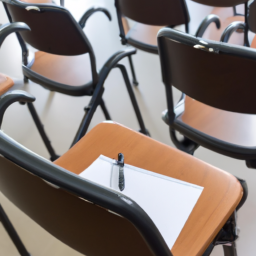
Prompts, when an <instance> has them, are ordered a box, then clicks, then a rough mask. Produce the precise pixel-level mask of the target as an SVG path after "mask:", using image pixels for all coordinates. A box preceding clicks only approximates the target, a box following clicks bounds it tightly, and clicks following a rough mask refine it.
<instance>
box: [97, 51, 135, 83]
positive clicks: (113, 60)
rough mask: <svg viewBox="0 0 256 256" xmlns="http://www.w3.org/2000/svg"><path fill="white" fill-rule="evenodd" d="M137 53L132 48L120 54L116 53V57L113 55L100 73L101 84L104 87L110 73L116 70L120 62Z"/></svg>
mask: <svg viewBox="0 0 256 256" xmlns="http://www.w3.org/2000/svg"><path fill="white" fill-rule="evenodd" d="M135 53H136V49H134V48H132V47H127V48H125V49H123V50H121V51H119V52H116V53H115V54H114V55H112V56H111V57H110V58H109V59H108V60H107V62H106V63H105V64H104V66H103V67H102V69H101V70H100V73H99V84H101V85H103V83H104V81H105V80H106V78H107V76H108V74H109V72H110V71H111V70H112V68H114V67H115V66H116V65H117V64H118V62H119V61H120V60H122V59H123V58H125V57H127V56H130V55H132V54H135Z"/></svg>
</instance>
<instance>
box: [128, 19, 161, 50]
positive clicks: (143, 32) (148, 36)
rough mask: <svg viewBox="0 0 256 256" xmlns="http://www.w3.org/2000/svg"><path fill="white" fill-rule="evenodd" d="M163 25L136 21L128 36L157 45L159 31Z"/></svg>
mask: <svg viewBox="0 0 256 256" xmlns="http://www.w3.org/2000/svg"><path fill="white" fill-rule="evenodd" d="M161 28H164V27H163V26H150V25H146V24H142V23H138V22H137V23H135V24H134V26H133V27H132V28H131V30H130V31H129V34H128V37H129V38H131V39H133V40H136V41H138V42H141V43H144V44H150V45H153V46H157V33H158V31H159V30H160V29H161Z"/></svg>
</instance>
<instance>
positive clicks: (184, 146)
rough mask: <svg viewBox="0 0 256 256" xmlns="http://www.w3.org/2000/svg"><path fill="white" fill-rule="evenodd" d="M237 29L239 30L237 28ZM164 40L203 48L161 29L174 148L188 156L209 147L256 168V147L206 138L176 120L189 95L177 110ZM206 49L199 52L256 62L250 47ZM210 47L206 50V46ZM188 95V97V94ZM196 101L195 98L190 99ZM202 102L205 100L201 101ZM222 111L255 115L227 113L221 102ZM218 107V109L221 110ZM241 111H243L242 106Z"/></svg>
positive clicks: (212, 46)
mask: <svg viewBox="0 0 256 256" xmlns="http://www.w3.org/2000/svg"><path fill="white" fill-rule="evenodd" d="M235 29H237V27H236V28H235ZM164 38H165V39H167V38H168V39H169V40H176V41H177V42H180V43H182V44H184V45H186V46H189V47H192V48H193V47H194V46H195V45H202V43H201V42H200V41H201V40H202V39H201V38H196V37H194V36H191V35H185V34H184V33H181V32H178V31H174V30H171V29H162V30H161V31H160V32H159V34H158V45H159V49H160V59H161V65H162V74H163V81H164V84H165V88H166V97H167V106H168V109H167V111H166V112H164V114H163V120H164V121H165V122H166V124H168V125H169V127H170V136H171V139H172V141H173V143H174V144H175V146H176V147H177V148H179V149H181V150H182V151H185V152H187V153H190V154H193V153H194V151H195V150H196V149H197V148H198V146H199V145H200V146H203V147H206V148H208V149H210V150H213V151H215V152H217V153H220V154H223V155H226V156H229V157H232V158H236V159H241V160H245V161H246V164H247V166H248V167H249V168H255V167H256V164H255V163H256V147H251V148H248V147H244V146H240V145H235V144H231V143H228V142H225V141H222V140H219V139H217V138H214V137H211V136H209V135H207V134H204V133H202V132H200V131H198V130H196V129H194V128H192V127H188V126H187V125H186V124H185V123H183V122H181V121H180V120H178V119H177V117H178V116H179V115H180V114H181V113H182V112H181V109H182V108H183V105H184V96H185V93H186V92H183V94H182V97H181V100H180V101H179V102H178V104H177V105H176V106H174V102H173V96H172V86H171V84H172V82H171V77H170V75H168V72H169V71H168V67H167V66H166V62H165V60H164V58H165V57H164V54H165V51H164V50H163V47H164V46H163V41H164ZM203 41H205V45H202V48H201V49H200V48H198V50H199V51H200V50H203V51H209V49H212V50H211V51H212V54H222V55H227V56H234V57H238V58H242V59H246V60H253V61H256V51H255V50H253V49H250V48H247V47H240V46H235V45H228V44H223V43H222V42H214V41H210V40H205V39H203ZM206 45H207V46H206ZM186 94H187V93H186ZM188 96H190V97H192V98H193V95H188ZM201 100H202V102H203V99H201ZM248 100H249V99H248ZM222 104H223V105H222V107H223V108H224V109H225V110H227V111H234V112H240V113H247V114H253V113H254V111H253V109H249V107H248V106H244V107H242V108H243V109H242V110H239V109H237V110H233V109H232V108H234V104H233V106H232V107H231V108H230V110H229V109H228V108H229V107H228V103H225V102H224V101H222ZM222 107H219V108H222ZM238 108H241V106H239V107H238ZM175 131H178V132H180V133H181V134H182V135H184V136H185V137H186V138H185V139H184V140H183V141H180V140H178V139H177V137H176V134H175Z"/></svg>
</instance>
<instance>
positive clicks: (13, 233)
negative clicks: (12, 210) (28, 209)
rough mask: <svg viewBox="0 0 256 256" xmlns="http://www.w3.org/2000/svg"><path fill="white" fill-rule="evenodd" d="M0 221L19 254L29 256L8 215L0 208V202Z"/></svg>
mask: <svg viewBox="0 0 256 256" xmlns="http://www.w3.org/2000/svg"><path fill="white" fill-rule="evenodd" d="M0 221H1V222H2V224H3V226H4V228H5V230H6V232H7V233H8V235H9V237H10V238H11V240H12V242H13V244H14V245H15V247H16V248H17V250H18V252H19V254H20V255H21V256H31V255H30V254H29V253H28V251H27V249H26V247H25V246H24V244H23V243H22V241H21V239H20V237H19V235H18V233H17V232H16V230H15V229H14V227H13V225H12V223H11V221H10V220H9V218H8V216H7V215H6V213H5V211H4V209H3V208H2V206H1V204H0Z"/></svg>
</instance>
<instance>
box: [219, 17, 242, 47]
mask: <svg viewBox="0 0 256 256" xmlns="http://www.w3.org/2000/svg"><path fill="white" fill-rule="evenodd" d="M238 29H242V30H245V29H246V24H245V23H244V22H241V21H234V22H232V23H231V24H229V25H228V26H227V27H226V28H225V30H224V31H223V33H222V35H221V38H220V41H221V42H224V43H227V42H228V40H229V38H230V36H231V35H232V34H233V32H235V31H237V30H238Z"/></svg>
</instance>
